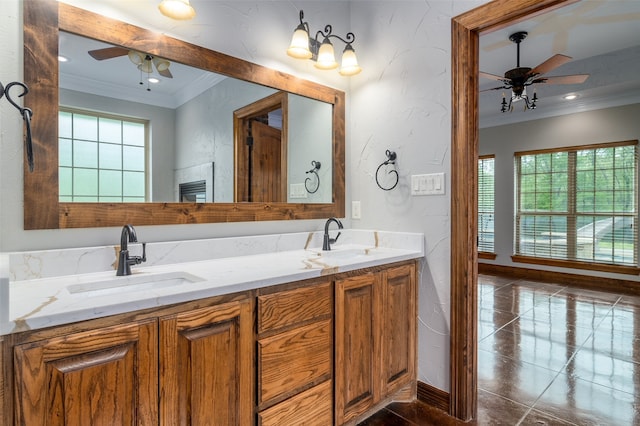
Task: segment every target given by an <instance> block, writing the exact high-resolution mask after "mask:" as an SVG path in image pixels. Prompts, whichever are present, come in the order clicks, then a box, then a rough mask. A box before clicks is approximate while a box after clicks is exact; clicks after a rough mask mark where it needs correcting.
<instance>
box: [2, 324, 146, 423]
mask: <svg viewBox="0 0 640 426" xmlns="http://www.w3.org/2000/svg"><path fill="white" fill-rule="evenodd" d="M157 351H158V342H157V332H156V322H155V321H146V322H133V323H131V324H125V325H117V326H113V327H106V328H102V329H98V330H92V331H89V332H81V333H76V334H71V335H67V336H62V337H56V338H51V339H47V340H44V341H39V342H35V343H28V344H24V345H19V346H17V347H15V350H14V361H15V364H14V365H15V406H16V410H15V416H16V419H15V420H16V421H15V423H16V424H20V425H78V426H81V425H112V424H121V425H151V424H157V423H158V387H157V385H158V379H157V377H158V374H157V370H158V361H157V359H158V358H157Z"/></svg>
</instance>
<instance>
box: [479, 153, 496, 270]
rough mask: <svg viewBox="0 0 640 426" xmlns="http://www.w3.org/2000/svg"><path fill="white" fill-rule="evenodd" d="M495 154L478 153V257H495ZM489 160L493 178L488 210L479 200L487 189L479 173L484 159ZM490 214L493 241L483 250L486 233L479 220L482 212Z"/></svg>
mask: <svg viewBox="0 0 640 426" xmlns="http://www.w3.org/2000/svg"><path fill="white" fill-rule="evenodd" d="M495 158H496V156H495V154H487V155H480V156H478V221H477V222H478V241H477V250H478V258H480V259H490V260H492V259H495V258H496V257H497V255H496V252H495V249H496V246H495V210H496V205H495V202H496V197H495ZM489 160H491V162H492V166H493V171H494V172H493V180H492V182H491V189H490V191H491V198H492V201H493V202H492V203H491V210H490V212H489V209H486V210H483V206H484V204H485V203H483V202H481V198H482V196H483V194H485V193H486V192H487V191H488V189H485V188H484V186H483V183H484V182H483V177H482V176H483V174H482V173H481V170H483V167H482V165H483V163H484V162H485V161H489ZM487 213H489V214H491V215H492V216H493V222H494V227H493V233H492V234H493V242H492V243H491V244H489V245H491V247H486V248H491V250H483V249H484V248H485V241H484V238H483V235H485V234H488V233H486V232H484V231H482V230H481V227H482V225H481V224H482V221H481V216H482V215H483V214H487Z"/></svg>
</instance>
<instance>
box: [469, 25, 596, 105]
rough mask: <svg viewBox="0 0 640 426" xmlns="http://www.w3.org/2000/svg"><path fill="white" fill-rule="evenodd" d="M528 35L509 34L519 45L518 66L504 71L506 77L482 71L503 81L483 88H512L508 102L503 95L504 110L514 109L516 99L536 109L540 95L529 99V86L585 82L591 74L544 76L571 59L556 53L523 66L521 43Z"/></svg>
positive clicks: (520, 32) (483, 73)
mask: <svg viewBox="0 0 640 426" xmlns="http://www.w3.org/2000/svg"><path fill="white" fill-rule="evenodd" d="M526 37H527V32H525V31H519V32H516V33H513V34H511V35H510V36H509V40H511V41H512V42H514V43H515V44H516V46H517V62H516V68H513V69H510V70H508V71H507V72H505V73H504V77H501V76H499V75H495V74H490V73H486V72H482V71H480V77H484V78H488V79H490V80H496V81H500V82H502V83H503V85H502V86H498V87H493V88H491V89H486V90H482V91H483V92H486V91H488V90H500V89H511V99H510V100H509V103H508V104H507V101H506V99H505V97H504V95H503V96H502V104H501V106H502V108H501V111H502V112H506V111H512V110H513V106H512V103H513V102H516V101H520V100H523V101H524V105H525V106H524V109H525V110H527V109H535V108H536V101H537V100H538V95H537V94H536V93H534V94H533V98H531V99H529V97H528V96H527V89H526V88H527V86H531V85H532V84H537V83H545V84H580V83H584V82H585V80H586V79H587V78H588V77H589V74H575V75H563V76H554V77H544V76H543V74H546V73H548V72H549V71H551V70H554V69H556V68H558V67H559V66H560V65H564V64H566V63H567V62H569V61H571V59H572V58H571V57H570V56H566V55H561V54H556V55H553V56H552V57H550V58H549V59H547V60H546V61H544V62H543V63H541V64H540V65H538V66H537V67H535V68H529V67H521V66H520V43H521V42H522V40H524V39H525V38H526Z"/></svg>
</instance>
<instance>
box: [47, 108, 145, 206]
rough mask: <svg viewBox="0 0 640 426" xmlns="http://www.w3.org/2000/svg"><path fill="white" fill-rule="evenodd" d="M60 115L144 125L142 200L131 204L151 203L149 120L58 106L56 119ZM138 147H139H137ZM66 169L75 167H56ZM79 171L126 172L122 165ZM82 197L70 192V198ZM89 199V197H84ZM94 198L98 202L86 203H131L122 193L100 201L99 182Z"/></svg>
mask: <svg viewBox="0 0 640 426" xmlns="http://www.w3.org/2000/svg"><path fill="white" fill-rule="evenodd" d="M60 113H70V114H78V115H85V116H89V117H96V118H97V119H98V120H100V119H106V120H117V121H121V122H128V123H136V124H142V125H144V146H143V150H144V200H140V201H133V202H149V201H151V170H150V155H149V153H150V143H151V141H150V137H149V136H150V126H151V123H150V121H149V120H146V119H141V118H136V117H130V116H125V115H118V114H113V113H109V112H103V111H95V110H90V109H84V108H77V107H68V106H62V105H61V106H60V107H59V111H58V119H59V118H60ZM58 139H61V136H60V134H58ZM64 139H68V140H70V141H71V142H72V143H73V141H75V140H81V139H76V138H74V137H71V138H64ZM97 139H98V140H96V141H95V143H97V144H98V146H99V144H101V143H103V144H107V143H108V142H104V141H100V140H99V137H98V138H97ZM120 145H121V146H123V147H124V146H136V145H128V144H124V143H123V142H121V143H120ZM138 146H139V145H138ZM62 167H64V168H68V169H71V170H73V169H75V168H76V166H70V167H69V166H60V165H59V166H58V170H60V168H62ZM78 168H80V169H93V170H97V171H98V174H99V171H100V170H119V171H120V172H122V173H124V172H126V171H128V170H126V169H125V168H124V167H123V165H121V167H120V169H103V168H101V167H100V165H99V164H98V165H97V166H96V167H95V168H92V167H89V168H85V167H78ZM61 196H62V195H59V197H61ZM64 196H65V197H67V196H68V195H66V194H65V195H64ZM82 196H84V195H77V194H75V193H73V192H72V194H71V197H72V198H75V197H82ZM86 197H89V196H86ZM95 197H96V198H97V200H98V201H88V202H98V203H116V204H119V203H126V202H131V201H129V200H126V201H125V199H127V198H130V197H128V196H126V195H124V193H122V194H121V195H120V196H114V197H111V196H109V197H110V198H115V199H104V200H100V197H101V196H100V188H99V181H98V193H97V194H95ZM103 197H107V196H103ZM117 198H120V200H117ZM60 202H68V201H60ZM70 202H80V203H82V202H83V201H76V200H74V201H70Z"/></svg>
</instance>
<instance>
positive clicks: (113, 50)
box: [88, 46, 173, 78]
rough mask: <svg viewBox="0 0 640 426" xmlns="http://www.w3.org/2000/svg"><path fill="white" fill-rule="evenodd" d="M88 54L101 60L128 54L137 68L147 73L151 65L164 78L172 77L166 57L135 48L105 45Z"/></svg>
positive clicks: (149, 72)
mask: <svg viewBox="0 0 640 426" xmlns="http://www.w3.org/2000/svg"><path fill="white" fill-rule="evenodd" d="M88 53H89V55H91V57H92V58H94V59H96V60H98V61H103V60H105V59H112V58H117V57H119V56H128V57H129V60H130V61H131V62H133V64H134V65H136V66H137V68H138V69H139V70H140V71H142V72H145V73H147V74H151V73H152V72H153V67H155V68H156V70H157V71H158V74H160V75H161V76H163V77H166V78H173V75H172V74H171V71H169V66H170V65H171V62H169V61H168V60H166V59H162V58H158V57H156V56H152V55H149V54H148V53H142V52H138V51H136V50H131V49H126V48H124V47H116V46H114V47H106V48H104V49H97V50H90V51H89V52H88Z"/></svg>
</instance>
